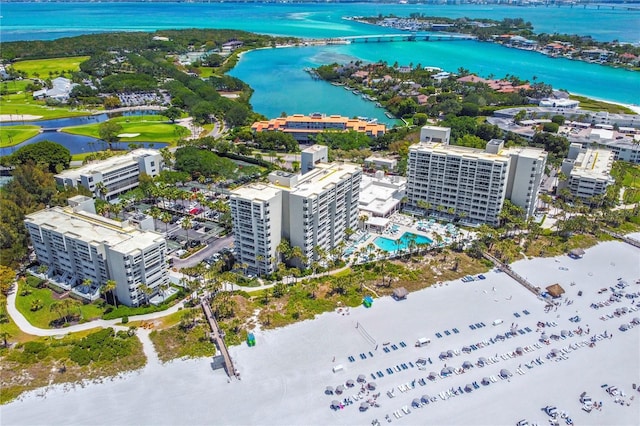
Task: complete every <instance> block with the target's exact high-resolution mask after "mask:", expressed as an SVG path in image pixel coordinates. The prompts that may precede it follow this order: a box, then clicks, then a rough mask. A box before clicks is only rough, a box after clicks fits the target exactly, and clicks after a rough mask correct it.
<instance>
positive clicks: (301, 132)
mask: <svg viewBox="0 0 640 426" xmlns="http://www.w3.org/2000/svg"><path fill="white" fill-rule="evenodd" d="M251 130H253V131H254V132H284V133H289V134H290V135H292V136H293V137H294V138H295V139H296V140H297V141H298V142H301V143H306V142H309V141H310V140H311V137H312V136H314V135H317V134H319V133H322V132H331V131H333V132H348V131H355V132H359V133H363V134H365V135H367V136H369V137H377V136H382V135H384V134H385V132H386V131H387V126H385V125H384V124H379V123H377V122H373V121H366V120H362V119H356V118H348V117H343V116H340V115H324V114H311V115H303V114H294V115H290V116H288V117H279V118H274V119H272V120H268V121H257V122H255V123H253V124H252V125H251Z"/></svg>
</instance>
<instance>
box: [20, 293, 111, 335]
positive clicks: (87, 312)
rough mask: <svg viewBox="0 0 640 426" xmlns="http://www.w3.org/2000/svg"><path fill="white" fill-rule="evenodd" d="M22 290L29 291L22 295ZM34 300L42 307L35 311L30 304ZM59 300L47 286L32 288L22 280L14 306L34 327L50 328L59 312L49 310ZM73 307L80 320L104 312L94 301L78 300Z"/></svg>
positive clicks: (89, 318) (100, 314)
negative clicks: (89, 302) (84, 301)
mask: <svg viewBox="0 0 640 426" xmlns="http://www.w3.org/2000/svg"><path fill="white" fill-rule="evenodd" d="M24 290H28V291H29V292H30V293H29V294H26V295H24V296H23V295H22V294H23V291H24ZM67 298H68V297H67ZM36 300H38V301H40V303H39V304H40V305H41V306H42V307H41V308H40V309H38V310H37V311H32V310H31V308H32V304H33V303H34V301H36ZM59 300H60V299H59V298H54V292H53V291H52V290H50V289H49V288H34V287H31V286H28V285H27V284H26V283H25V282H24V281H21V282H19V283H18V296H17V297H16V308H18V311H20V312H21V313H22V315H24V317H25V318H26V319H27V321H29V323H30V324H31V325H33V326H35V327H39V328H51V322H52V321H55V320H57V319H59V318H60V314H59V313H57V312H55V311H52V310H51V305H52V304H53V303H54V302H57V301H59ZM73 309H74V310H75V313H79V314H80V322H85V321H90V320H92V319H96V318H100V317H102V314H103V312H104V310H103V309H102V308H101V307H99V306H98V305H97V304H96V303H91V304H87V305H84V304H82V303H81V302H79V301H78V302H77V307H74V308H73Z"/></svg>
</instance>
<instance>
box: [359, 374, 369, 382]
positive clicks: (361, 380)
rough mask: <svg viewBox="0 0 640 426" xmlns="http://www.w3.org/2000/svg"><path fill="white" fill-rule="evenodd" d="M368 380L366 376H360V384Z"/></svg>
mask: <svg viewBox="0 0 640 426" xmlns="http://www.w3.org/2000/svg"><path fill="white" fill-rule="evenodd" d="M366 380H367V379H366V378H365V376H364V374H360V375H358V382H360V383H364V382H365V381H366Z"/></svg>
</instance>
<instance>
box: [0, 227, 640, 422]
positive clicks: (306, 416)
mask: <svg viewBox="0 0 640 426" xmlns="http://www.w3.org/2000/svg"><path fill="white" fill-rule="evenodd" d="M635 235H639V234H635ZM637 256H638V249H637V248H635V247H631V246H629V245H627V244H625V243H623V242H619V241H610V242H602V243H599V244H598V245H596V246H594V247H591V248H589V249H587V250H586V254H585V258H584V259H582V260H572V259H570V258H569V257H568V256H566V255H563V256H557V257H554V258H535V259H530V260H520V261H518V262H515V263H514V264H512V267H513V269H514V270H515V271H516V272H518V273H519V274H521V275H523V276H532V274H533V275H534V276H535V278H534V279H533V281H535V284H540V285H542V286H543V287H544V286H546V285H549V284H551V283H552V282H559V283H560V284H561V285H562V286H563V287H564V289H565V290H566V291H567V293H566V294H565V297H564V298H563V299H562V301H563V303H561V304H560V305H558V306H557V308H556V309H557V311H552V312H551V313H545V312H544V303H543V302H541V301H539V300H538V299H537V298H535V296H533V295H531V294H530V293H529V292H528V291H527V290H526V289H524V288H523V287H522V286H520V285H519V284H517V283H515V282H514V281H513V280H511V279H510V278H509V277H508V276H507V275H506V274H504V273H497V272H495V271H492V272H489V273H487V274H485V275H486V280H482V281H477V280H476V281H474V282H471V283H462V282H461V281H460V280H454V281H449V282H445V283H442V284H438V285H435V286H432V287H429V288H425V289H423V290H419V291H417V292H414V293H411V294H409V296H408V298H407V299H406V300H403V301H399V302H398V301H395V300H393V299H392V298H391V297H383V298H378V299H375V300H374V303H373V307H372V308H369V309H367V308H364V307H362V306H360V307H357V308H350V309H349V310H347V311H344V310H343V311H342V313H341V312H340V311H331V312H326V313H324V314H321V315H319V316H317V317H316V318H314V319H312V320H307V321H303V322H300V323H296V324H292V325H289V326H286V327H282V328H278V329H273V330H271V329H270V330H255V331H254V333H255V336H256V340H257V345H256V346H255V347H253V348H249V347H247V346H246V345H245V344H242V345H239V346H233V347H231V348H230V351H231V355H232V357H233V358H234V362H235V364H236V367H237V368H238V369H239V370H240V372H241V375H242V380H241V381H236V380H233V381H232V382H231V383H228V381H227V376H226V374H225V373H224V372H223V371H222V370H214V371H212V370H211V365H210V363H211V359H210V358H200V359H191V360H174V361H172V362H170V363H167V364H162V365H159V364H156V363H153V362H150V363H149V364H148V365H146V366H145V367H144V368H143V369H142V370H139V371H137V372H131V373H129V374H126V375H124V376H123V377H121V378H119V379H118V380H115V379H113V380H104V381H103V383H91V384H88V385H86V386H84V387H82V386H77V385H67V386H65V385H57V386H52V387H48V388H40V389H38V390H35V391H31V392H29V393H27V394H24V395H23V396H22V397H20V399H19V400H16V401H13V402H11V403H9V404H6V405H5V406H3V407H2V411H3V419H4V420H5V421H6V422H7V423H10V424H15V425H18V424H42V423H47V424H52V425H55V424H66V425H74V424H86V423H88V422H91V423H96V419H95V418H94V416H95V415H94V414H93V413H95V412H96V410H98V409H100V407H101V406H102V404H103V403H104V400H105V398H108V399H109V401H110V402H111V403H112V404H114V406H115V405H117V406H118V407H119V408H118V410H115V411H114V412H112V413H111V414H110V415H109V416H103V417H101V418H100V420H99V422H98V423H100V424H126V423H129V424H131V423H135V424H176V423H181V424H203V423H207V422H210V421H211V420H212V419H213V418H215V419H217V420H216V421H217V422H220V423H221V424H274V425H275V424H301V423H308V424H364V423H365V422H367V423H369V422H371V420H372V419H375V418H377V419H378V420H380V421H382V422H384V418H385V417H384V416H385V414H388V415H391V418H392V419H393V421H402V422H404V423H405V424H423V423H424V422H427V421H428V422H430V423H434V424H473V425H476V424H478V425H481V424H514V423H516V422H517V421H518V420H519V419H521V418H527V420H529V421H530V422H531V421H537V422H540V420H544V419H545V418H546V415H545V414H544V413H542V412H541V411H540V407H544V406H545V405H547V404H553V405H557V406H558V409H559V410H560V409H561V410H565V411H568V412H570V414H571V415H572V418H573V419H574V420H575V422H576V424H624V425H626V424H629V425H631V424H637V420H638V418H637V412H638V411H637V410H638V406H637V404H638V401H637V400H636V401H628V398H627V401H628V402H629V403H630V407H627V406H620V405H618V404H614V402H613V399H612V398H611V397H609V396H608V395H607V394H606V393H605V392H604V390H603V389H601V388H600V386H601V385H602V383H608V384H609V385H615V386H617V387H619V388H620V389H623V390H624V391H625V392H627V393H628V394H629V395H631V394H632V393H631V392H632V389H631V383H633V380H635V379H636V377H635V375H634V372H637V371H638V369H639V368H640V360H639V359H638V358H637V356H636V355H637V347H638V344H639V343H640V342H639V340H640V335H639V334H638V333H637V332H636V330H631V331H628V332H626V333H623V332H620V331H618V329H617V327H618V326H619V325H620V324H621V323H628V322H629V321H630V320H631V319H632V318H633V317H634V316H636V315H638V313H637V312H636V313H631V314H630V315H629V314H628V315H623V316H620V317H616V318H613V317H612V318H613V319H608V320H607V321H602V320H599V319H598V316H603V315H604V314H609V313H611V312H613V311H614V310H615V309H616V308H618V307H620V306H631V305H629V302H628V301H627V300H626V299H625V300H624V301H623V302H622V303H619V304H613V305H612V306H607V307H604V308H601V309H598V310H595V309H593V308H590V307H589V303H593V302H594V301H595V302H598V301H600V300H601V299H602V300H606V299H607V298H608V297H609V294H610V293H607V294H604V295H600V294H598V292H597V291H598V289H599V288H600V287H603V286H607V285H612V284H613V283H615V282H616V279H617V277H621V278H623V279H624V280H626V281H627V282H628V284H629V286H628V287H627V290H628V291H627V292H628V293H630V292H636V291H638V289H639V288H640V287H639V286H638V285H636V284H634V283H635V280H637V279H639V278H640V268H639V267H638V266H637V264H634V263H633V262H632V260H633V259H637ZM559 267H562V268H563V269H561V270H560V272H559V271H558V268H559ZM573 282H575V283H577V284H576V285H575V286H574V285H573V284H571V283H573ZM578 290H582V291H584V295H583V296H577V295H576V293H577V291H578ZM569 299H571V300H572V301H574V302H575V304H571V305H567V304H566V303H564V302H565V301H567V300H569ZM635 302H637V299H636V300H635V301H634V303H635ZM470 306H473V309H470ZM524 311H526V312H528V313H524ZM514 312H516V313H518V312H520V313H519V315H520V318H516V317H514V314H513V313H514ZM576 314H577V315H579V316H580V317H581V318H582V321H581V322H580V323H579V324H577V323H573V322H570V320H569V318H570V317H572V316H574V315H576ZM496 318H500V319H502V320H504V323H503V324H501V325H498V326H492V325H491V323H492V321H493V320H495V319H496ZM479 321H483V322H484V323H485V324H486V325H487V326H486V327H482V328H479V329H477V330H470V329H469V327H467V325H468V324H473V323H477V322H479ZM536 321H553V322H557V323H558V326H557V327H551V328H548V329H546V328H545V331H547V332H549V333H556V334H560V330H561V329H562V328H567V329H569V330H574V329H576V328H577V327H582V328H583V329H584V330H587V328H590V329H591V333H590V334H589V335H588V336H584V335H580V336H578V335H576V334H575V331H574V335H573V336H570V337H568V338H566V339H563V340H557V341H554V340H552V342H551V344H550V345H544V344H541V343H539V342H538V339H539V337H540V332H539V331H538V330H537V327H536ZM512 322H517V323H519V328H525V327H528V328H530V329H531V331H530V332H524V331H523V333H524V334H520V333H516V336H515V337H512V338H510V339H506V340H504V341H501V342H496V343H492V344H489V345H488V347H484V348H482V347H481V348H480V349H478V350H477V351H475V350H474V352H472V353H469V354H468V355H465V354H464V353H461V354H460V355H454V356H453V357H451V358H449V359H446V360H439V359H438V354H439V353H441V352H442V351H446V350H447V349H454V350H455V349H456V348H458V349H459V348H461V347H463V346H464V345H467V346H468V345H469V344H471V343H474V342H480V341H484V340H487V341H488V340H489V338H491V337H492V336H495V334H496V333H500V332H502V333H504V332H505V331H507V330H508V329H509V323H512ZM587 324H588V325H587ZM451 327H455V330H459V332H456V331H455V330H453V329H452V328H451ZM445 329H446V330H453V332H452V333H450V335H449V334H448V335H445V334H446V333H444V332H443V330H445ZM605 331H608V332H609V333H611V334H613V340H609V339H604V340H598V341H597V342H596V344H595V347H593V348H590V347H587V346H581V347H578V346H577V343H581V342H582V341H583V340H588V339H590V338H591V337H592V336H596V335H600V334H601V333H604V332H605ZM435 332H441V333H442V334H443V336H442V338H439V337H437V336H434V333H435ZM367 336H368V337H367ZM419 337H429V338H431V339H432V342H431V343H430V344H429V345H427V347H426V348H415V347H414V345H413V343H414V342H415V341H416V339H417V338H419ZM370 339H374V340H375V342H378V343H376V344H375V345H373V344H372V343H371V341H370ZM386 342H390V343H391V344H393V345H398V348H397V350H396V349H393V350H390V351H389V352H386V351H383V348H387V349H389V347H390V346H389V347H388V346H387V345H386ZM399 342H406V347H403V346H401V344H399ZM378 344H379V346H378ZM574 344H575V345H576V346H575V349H571V350H569V352H568V353H567V354H563V355H562V358H558V360H555V359H550V358H548V355H547V354H548V353H549V351H550V350H551V349H556V348H557V349H561V348H563V347H568V346H569V345H572V347H573V345H574ZM516 346H522V347H525V348H530V350H528V352H526V353H525V354H524V355H522V356H520V357H515V358H513V357H511V358H510V357H506V356H505V357H502V356H498V362H497V363H496V364H495V365H488V366H486V367H484V368H481V367H478V366H474V367H473V368H471V369H468V370H467V371H465V373H464V374H452V375H451V376H450V377H446V378H445V377H437V379H436V380H434V381H427V383H426V385H424V386H421V385H418V384H417V383H416V384H415V385H414V386H415V387H414V388H411V386H410V387H409V389H407V390H404V391H402V390H398V387H399V386H405V385H407V384H410V382H411V381H412V380H415V379H416V378H418V377H423V376H426V375H427V374H429V371H430V370H433V371H435V372H439V371H440V370H441V369H442V368H443V365H445V364H446V365H447V366H449V365H451V366H453V367H455V368H457V367H458V366H459V365H460V364H461V363H462V362H463V361H472V362H474V361H475V360H476V359H478V357H494V354H495V355H496V356H497V355H499V354H503V355H504V354H506V353H510V352H511V351H514V350H515V348H516ZM318 348H322V350H318ZM359 353H364V354H365V355H366V357H365V358H362V357H358V354H359ZM348 355H355V358H356V359H357V360H356V361H354V362H351V361H350V360H348V359H347V356H348ZM421 356H422V357H424V358H425V359H426V358H427V357H430V358H431V359H432V361H433V365H429V364H428V365H427V369H426V370H424V371H422V370H418V369H417V368H416V367H413V366H412V367H409V368H408V369H406V370H405V369H400V370H399V371H396V372H395V374H387V371H386V368H388V367H390V366H391V367H393V366H395V365H396V364H398V365H399V364H400V363H407V364H408V363H409V362H412V363H415V362H416V359H417V358H418V357H421ZM512 358H513V359H512ZM535 359H540V360H541V361H543V364H544V365H537V364H536V365H533V364H532V365H533V366H531V367H526V368H525V364H527V365H529V364H530V362H532V360H535ZM337 364H341V365H342V366H343V370H342V371H339V372H337V373H334V372H332V368H333V367H334V366H336V365H337ZM412 365H413V364H412ZM519 365H520V367H519ZM593 365H598V368H597V369H593V368H591V366H593ZM394 368H395V367H394ZM505 368H506V369H508V370H509V371H510V372H511V373H513V376H512V377H511V378H510V379H509V380H506V379H504V380H501V379H499V380H498V381H497V382H495V383H492V384H490V385H488V386H481V387H479V388H477V389H474V390H473V392H471V393H464V392H463V394H462V395H458V396H455V397H447V398H446V399H441V398H440V397H438V393H439V392H443V391H448V390H449V389H458V386H462V387H465V385H466V384H467V383H472V382H474V381H477V382H478V383H480V380H481V379H482V377H483V376H491V375H495V376H497V375H498V372H500V371H501V369H505ZM520 369H521V370H522V371H523V372H524V373H523V374H520V373H519V372H518V370H520ZM378 370H379V371H381V372H384V373H383V374H384V376H383V377H376V383H377V384H378V390H377V391H376V392H380V393H381V396H379V397H378V398H377V401H378V402H379V405H380V407H374V406H370V407H368V409H367V410H366V411H364V412H360V411H359V410H358V406H359V405H360V404H361V402H363V401H365V400H366V398H365V400H361V401H358V402H357V403H355V404H354V405H355V406H349V405H347V406H345V407H344V408H343V409H340V410H337V411H334V410H331V409H330V408H329V405H330V403H331V401H332V400H333V399H337V400H340V401H342V399H343V398H345V397H347V396H352V395H355V394H356V393H358V389H359V385H358V387H357V388H355V389H349V388H347V390H346V391H345V394H344V395H341V396H337V395H334V396H327V395H325V394H324V390H325V387H326V386H327V385H332V386H336V385H338V384H340V383H344V382H345V381H346V380H347V379H355V378H356V376H357V375H358V374H364V375H365V376H366V379H367V380H368V381H372V379H371V377H370V373H373V372H376V371H378ZM586 371H589V374H585V372H586ZM560 384H562V385H561V386H560ZM523 388H526V389H528V394H527V397H526V398H522V397H521V394H520V393H519V392H518V391H517V390H520V389H523ZM389 389H394V390H395V397H394V398H389V397H388V396H387V395H386V392H387V391H388V390H389ZM582 391H586V392H587V393H588V394H590V395H591V396H592V397H593V398H594V400H596V401H604V409H603V410H602V411H597V410H596V411H594V412H593V413H591V414H589V413H585V412H583V411H581V410H580V404H579V403H578V401H577V400H578V397H579V394H580V392H582ZM372 393H373V392H372ZM423 394H428V395H430V396H431V397H435V398H436V401H435V402H432V403H431V404H430V405H428V406H426V407H423V408H415V407H412V406H411V405H412V404H411V401H412V399H414V398H420V396H421V395H423ZM368 397H369V398H371V397H372V395H369V396H368ZM215 401H217V402H215ZM78 404H82V406H83V407H84V408H85V409H83V410H81V411H78V410H73V407H77V406H78ZM212 404H213V405H212ZM141 405H142V406H145V407H146V410H139V409H136V407H140V406H141ZM403 406H407V407H409V409H410V414H404V413H402V411H401V408H402V407H403ZM176 407H179V410H176V409H175V408H176ZM247 407H251V409H247ZM212 408H213V409H214V410H213V411H212V410H211V409H212ZM398 410H400V412H401V414H402V415H403V416H408V419H407V420H401V419H396V418H395V417H394V416H393V415H392V414H393V413H394V412H397V411H398ZM69 413H74V415H73V416H71V417H70V416H69ZM407 422H409V423H407ZM96 424H97V423H96Z"/></svg>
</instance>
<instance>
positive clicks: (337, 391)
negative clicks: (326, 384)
mask: <svg viewBox="0 0 640 426" xmlns="http://www.w3.org/2000/svg"><path fill="white" fill-rule="evenodd" d="M342 392H344V386H342V385H338V386H337V387H336V393H342Z"/></svg>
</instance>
